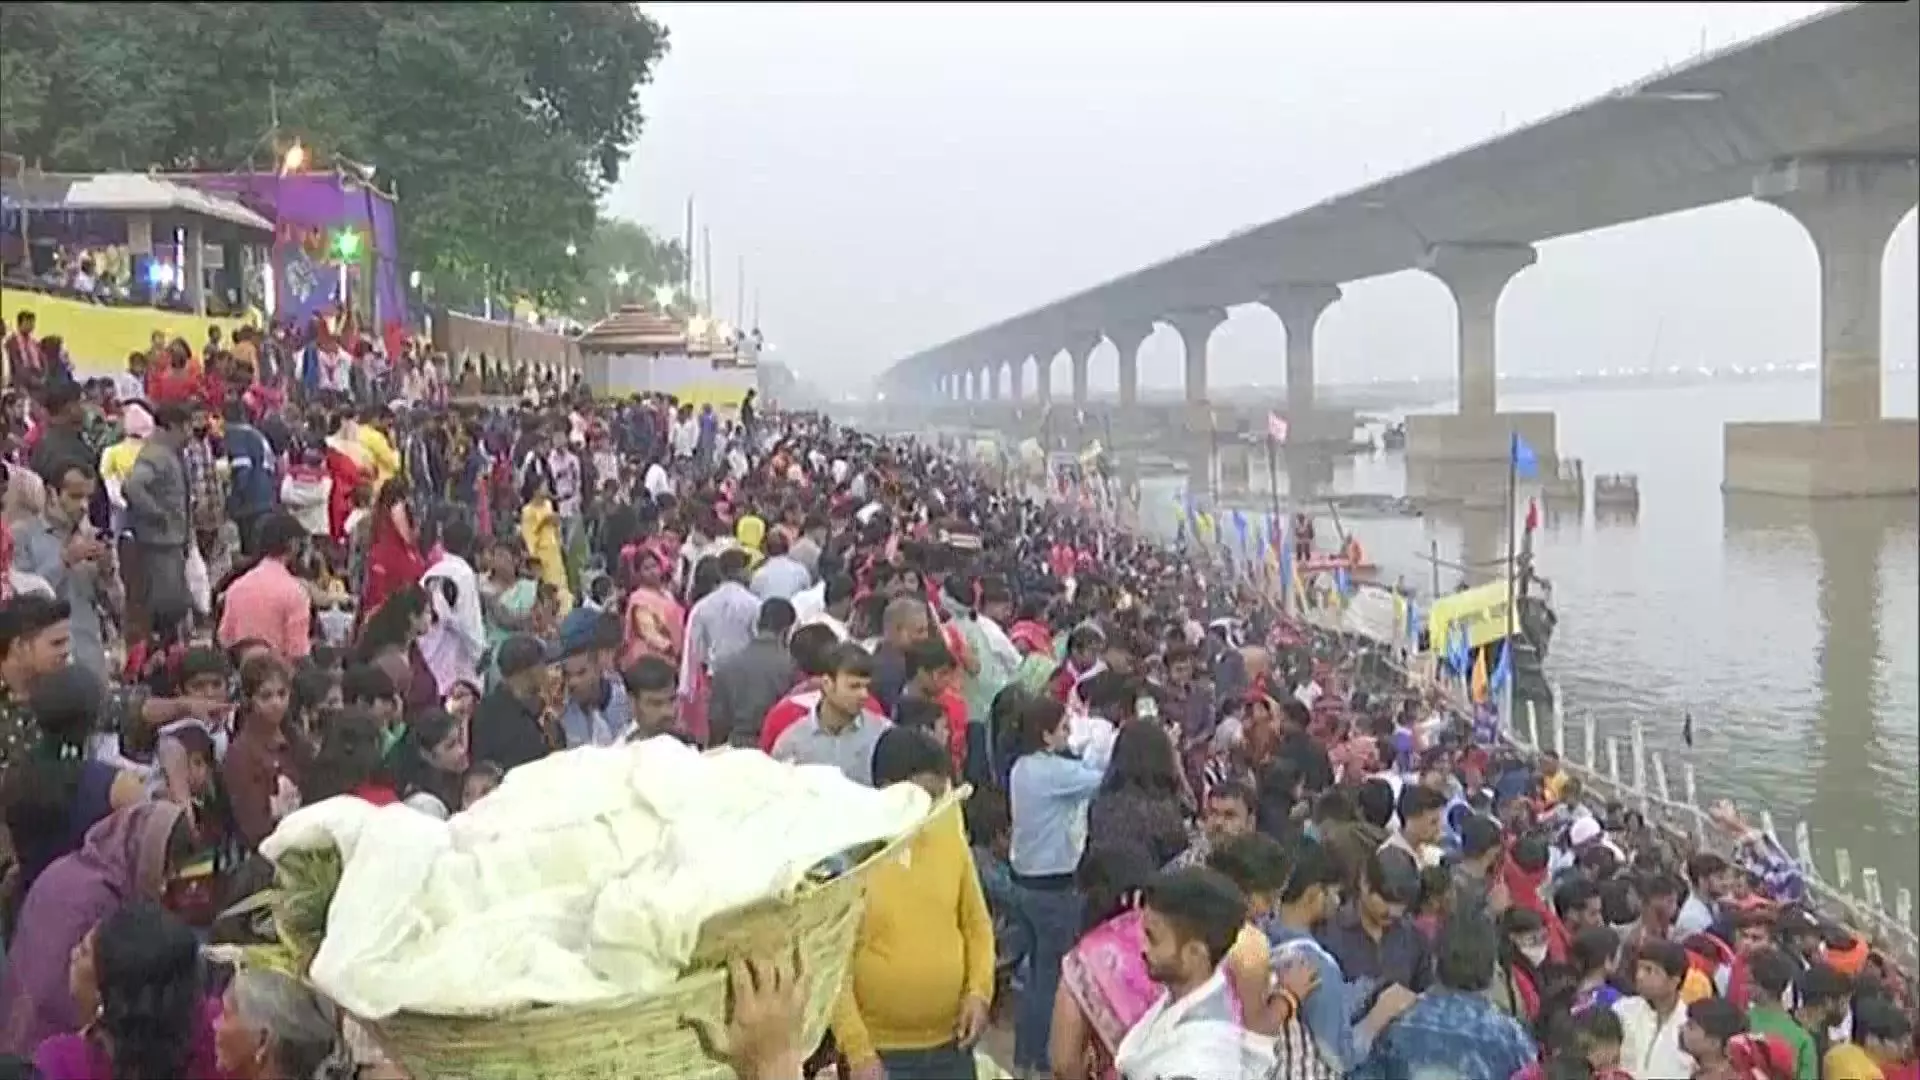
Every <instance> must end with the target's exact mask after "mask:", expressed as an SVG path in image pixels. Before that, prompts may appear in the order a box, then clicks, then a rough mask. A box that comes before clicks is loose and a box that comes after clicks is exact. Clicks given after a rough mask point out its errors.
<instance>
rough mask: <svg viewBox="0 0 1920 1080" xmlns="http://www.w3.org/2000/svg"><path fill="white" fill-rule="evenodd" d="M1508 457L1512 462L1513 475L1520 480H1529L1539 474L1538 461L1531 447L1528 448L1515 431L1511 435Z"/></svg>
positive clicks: (1525, 441)
mask: <svg viewBox="0 0 1920 1080" xmlns="http://www.w3.org/2000/svg"><path fill="white" fill-rule="evenodd" d="M1509 456H1510V457H1511V459H1512V462H1513V471H1514V474H1515V475H1517V476H1519V477H1520V478H1521V479H1522V480H1531V479H1533V478H1534V477H1535V476H1537V475H1538V474H1539V472H1540V459H1539V458H1538V457H1536V456H1535V455H1534V452H1533V447H1532V446H1529V445H1528V444H1527V440H1525V439H1523V438H1521V437H1520V433H1519V432H1517V431H1516V432H1514V433H1513V442H1512V446H1511V450H1510V454H1509Z"/></svg>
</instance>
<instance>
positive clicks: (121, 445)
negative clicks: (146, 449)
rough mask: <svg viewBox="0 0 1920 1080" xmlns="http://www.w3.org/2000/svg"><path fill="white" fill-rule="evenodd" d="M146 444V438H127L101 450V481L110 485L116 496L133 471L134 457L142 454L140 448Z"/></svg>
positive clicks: (109, 489) (109, 487)
mask: <svg viewBox="0 0 1920 1080" xmlns="http://www.w3.org/2000/svg"><path fill="white" fill-rule="evenodd" d="M146 444H147V441H146V440H145V439H133V438H126V439H121V440H120V441H119V442H117V443H114V444H113V445H112V446H109V447H107V448H106V449H105V450H102V451H100V482H101V483H103V484H106V485H108V488H107V490H108V491H110V492H113V493H114V494H115V495H116V497H117V496H118V494H119V491H120V485H122V484H124V483H126V482H127V476H128V475H129V474H131V473H132V472H133V459H135V458H137V457H139V456H140V448H141V447H142V446H145V445H146Z"/></svg>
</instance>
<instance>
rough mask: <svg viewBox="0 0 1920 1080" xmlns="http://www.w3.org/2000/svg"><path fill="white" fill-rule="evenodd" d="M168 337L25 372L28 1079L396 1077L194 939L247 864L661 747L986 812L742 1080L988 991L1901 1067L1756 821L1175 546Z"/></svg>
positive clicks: (1334, 1043)
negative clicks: (1509, 712)
mask: <svg viewBox="0 0 1920 1080" xmlns="http://www.w3.org/2000/svg"><path fill="white" fill-rule="evenodd" d="M32 331H33V328H32V327H31V325H30V324H29V325H27V327H26V330H25V333H26V334H27V336H28V337H29V338H31V336H32ZM11 347H12V346H11V343H10V349H11ZM180 348H183V349H184V348H185V346H184V344H182V345H181V346H180ZM166 351H167V352H168V359H167V365H166V367H164V368H162V369H159V370H157V371H156V370H155V369H154V368H153V367H147V368H146V369H145V370H144V371H134V370H132V369H131V366H130V371H129V378H127V379H126V380H124V381H122V380H115V381H114V387H113V392H111V393H102V392H95V391H96V390H97V388H90V387H88V386H86V385H83V384H78V383H76V382H75V381H74V380H73V378H72V377H71V375H70V374H66V373H62V372H58V371H49V370H46V369H44V368H40V369H35V370H33V371H31V372H30V373H29V375H30V378H27V379H22V378H19V377H18V375H17V374H16V375H15V385H16V387H17V388H18V390H20V391H21V392H22V393H23V394H24V395H25V399H26V400H28V401H30V402H31V409H30V410H29V411H28V413H27V414H26V415H25V416H23V417H21V418H20V419H19V420H18V421H15V422H11V423H10V426H9V428H8V430H7V431H6V439H7V444H6V446H5V453H6V456H7V459H8V461H9V463H10V464H9V466H8V469H7V472H6V477H7V490H6V508H7V509H6V520H7V526H8V527H7V528H6V529H5V530H0V555H3V556H4V558H3V559H0V562H4V563H6V565H7V566H8V568H9V569H10V574H9V575H8V576H7V577H6V578H5V579H4V580H3V581H0V812H3V814H4V823H5V826H6V828H5V830H4V836H5V838H6V841H7V842H6V844H5V854H6V858H7V867H8V869H7V872H6V878H5V883H4V892H3V893H0V903H3V904H4V908H3V909H0V910H3V913H4V923H3V924H0V925H3V926H4V934H5V941H6V944H7V953H6V959H5V967H4V971H3V972H0V1054H4V1055H8V1057H7V1059H6V1060H7V1064H6V1065H4V1066H0V1076H10V1075H18V1076H38V1077H40V1078H41V1080H159V1078H162V1077H174V1076H220V1077H238V1078H246V1080H307V1078H309V1077H329V1078H331V1077H339V1076H346V1075H354V1074H359V1075H363V1076H376V1077H393V1076H404V1075H405V1074H404V1072H402V1071H401V1069H400V1066H398V1065H397V1064H395V1063H394V1062H392V1061H389V1060H387V1058H386V1056H385V1055H384V1054H383V1053H382V1052H381V1049H380V1047H379V1046H378V1045H377V1043H376V1042H372V1041H369V1040H368V1039H366V1038H364V1037H361V1035H359V1034H358V1029H357V1028H356V1027H355V1025H353V1024H352V1023H351V1022H350V1021H346V1020H343V1018H341V1017H339V1016H337V1015H336V1010H335V1009H334V1008H333V1007H332V1006H331V1005H330V1004H329V1003H328V1002H326V1001H325V1000H323V999H321V998H320V997H319V996H317V995H316V994H315V993H314V992H313V991H312V990H310V989H309V988H307V987H305V986H303V985H302V984H301V983H299V982H298V981H296V980H294V979H290V978H287V977H285V976H283V975H277V974H274V973H272V972H268V971H262V970H253V969H247V970H241V971H239V972H238V973H234V972H232V971H229V970H226V969H223V968H220V967H219V966H217V965H210V964H209V963H208V962H207V961H206V960H205V959H204V949H203V945H204V944H205V943H206V942H209V941H214V942H242V941H248V940H253V939H256V938H258V937H259V936H261V935H263V934H264V935H270V934H271V928H270V927H267V926H263V924H262V922H261V919H260V918H259V914H258V913H257V912H254V911H252V910H250V909H249V908H248V905H245V904H238V905H236V903H235V901H237V900H240V899H242V898H244V897H247V896H250V895H252V894H254V893H255V892H256V891H257V890H258V889H259V888H260V887H261V886H262V884H263V882H264V881H266V880H267V879H268V878H269V877H270V874H271V871H270V868H268V867H265V866H264V864H263V862H262V860H261V859H260V858H259V856H257V854H255V849H256V848H257V846H258V845H259V844H260V842H261V841H262V840H263V839H264V838H265V837H266V836H267V835H269V834H270V833H271V832H272V830H273V828H274V826H275V823H276V822H277V821H278V820H279V819H280V818H282V817H284V816H285V815H286V814H287V813H288V812H290V811H291V810H292V809H294V808H296V807H298V806H301V805H304V804H310V803H313V802H316V801H318V800H323V799H327V798H332V797H338V796H349V797H356V798H360V799H364V800H367V801H369V802H372V803H376V804H383V805H384V804H394V803H398V804H403V805H405V806H407V807H409V808H412V809H413V810H416V811H418V812H420V813H425V814H432V815H436V816H441V817H445V816H448V815H451V814H454V813H457V812H459V811H460V810H461V809H462V808H464V807H467V806H470V805H472V804H473V803H474V802H475V801H477V800H480V799H484V798H486V797H487V795H488V793H489V792H490V791H491V790H492V789H493V788H494V787H495V786H496V785H498V784H499V783H500V782H501V781H502V779H503V777H506V776H508V775H510V774H511V773H512V771H513V770H514V769H516V768H519V767H521V766H523V765H525V764H527V763H528V762H531V761H534V760H537V759H539V758H542V757H544V756H546V755H548V754H552V753H556V752H564V751H565V750H568V749H570V748H575V747H581V746H606V745H611V744H614V743H617V742H621V741H625V740H634V739H648V738H656V737H666V738H676V739H682V740H686V741H688V742H691V743H694V744H697V745H701V746H705V747H716V748H718V747H730V748H740V749H757V750H759V751H763V752H765V753H768V754H770V755H772V756H773V757H774V758H776V759H778V760H782V761H788V762H794V763H803V764H813V765H824V766H832V767H834V768H837V769H839V770H841V771H842V772H843V773H844V774H845V775H846V776H847V777H848V778H849V779H851V780H853V781H855V782H857V783H861V784H869V785H889V784H894V783H903V782H910V783H918V784H921V785H923V786H925V787H927V788H928V789H929V790H930V791H933V792H935V793H942V792H945V791H947V790H948V789H949V788H950V787H952V786H953V785H955V784H958V783H966V784H969V785H971V788H972V792H971V795H970V796H969V798H968V799H967V800H966V801H965V802H964V809H963V810H960V811H955V812H952V813H950V814H949V815H947V817H945V818H944V819H942V820H939V821H936V822H934V823H933V824H932V825H930V826H929V827H928V828H927V829H925V830H924V831H923V832H922V833H921V834H919V835H918V836H917V837H916V838H915V839H914V840H913V841H912V842H911V843H910V845H909V847H908V848H907V849H906V852H905V854H904V855H903V856H902V857H900V858H897V859H891V860H889V861H888V862H887V864H886V865H883V866H878V867H875V868H873V869H872V870H871V872H870V877H869V880H868V886H867V887H868V899H867V904H866V908H865V913H864V915H863V917H862V918H863V921H862V925H861V928H860V931H859V935H858V941H857V944H856V947H855V953H854V956H853V958H852V963H851V968H850V974H849V976H848V978H847V980H846V983H845V985H844V987H843V988H842V990H841V992H840V994H839V996H838V999H837V1000H836V1001H835V1002H834V1003H833V1006H832V1014H831V1023H830V1034H829V1036H828V1038H827V1039H826V1041H825V1043H824V1044H822V1045H819V1046H812V1045H804V1046H803V1045H797V1044H796V1042H797V1027H798V1016H799V1012H800V1008H801V1003H800V1002H799V1000H798V995H799V994H800V990H799V987H800V985H801V984H802V983H803V981H804V980H802V979H801V978H800V977H799V974H800V973H798V972H796V971H794V970H793V969H792V967H791V966H790V965H789V964H788V963H787V962H786V960H785V959H784V958H778V959H767V958H753V959H752V960H743V961H742V962H741V963H740V964H739V965H738V966H737V967H736V969H735V971H734V990H735V1009H734V1011H735V1016H734V1033H733V1038H732V1039H731V1040H730V1046H731V1047H732V1051H733V1053H734V1054H735V1055H736V1058H737V1062H738V1066H739V1068H740V1069H741V1071H742V1073H743V1075H748V1076H752V1077H756V1078H758V1080H792V1078H793V1077H796V1076H800V1075H833V1074H834V1073H836V1072H837V1073H838V1074H839V1075H841V1076H845V1077H853V1078H859V1080H875V1078H879V1077H887V1078H890V1080H923V1078H925V1080H952V1078H957V1077H970V1076H973V1075H975V1069H976V1053H977V1051H978V1050H979V1048H980V1046H981V1043H982V1040H983V1038H984V1037H985V1036H986V1034H987V1033H988V1032H989V1030H990V1029H992V1028H993V1027H994V1026H995V1025H996V1024H999V1023H1001V1022H1002V1021H1006V1022H1010V1024H1011V1027H1012V1034H1013V1047H1012V1060H1011V1061H1008V1062H1005V1064H1006V1065H1008V1066H1010V1068H1011V1070H1012V1071H1013V1072H1014V1073H1017V1074H1018V1075H1020V1076H1022V1077H1058V1078H1062V1080H1082V1078H1087V1080H1091V1078H1114V1077H1118V1078H1123V1080H1161V1078H1166V1077H1196V1078H1200V1077H1223V1078H1224V1077H1247V1078H1266V1077H1277V1078H1280V1080H1306V1078H1329V1077H1358V1078H1380V1080H1399V1078H1412V1077H1430V1076H1448V1077H1460V1078H1466V1080H1480V1078H1487V1080H1507V1078H1510V1077H1528V1078H1544V1080H1576V1078H1589V1077H1591V1078H1608V1080H1618V1078H1622V1077H1630V1078H1632V1080H1680V1078H1690V1077H1695V1078H1702V1080H1788V1078H1793V1080H1868V1078H1875V1080H1913V1078H1914V1077H1915V1076H1916V1064H1915V1061H1916V1058H1915V1054H1914V1040H1913V1028H1912V1025H1911V1022H1910V1012H1909V1001H1908V998H1907V987H1906V985H1905V983H1904V980H1903V978H1902V976H1901V973H1900V972H1898V971H1897V970H1896V969H1895V968H1894V967H1893V966H1892V965H1891V964H1889V963H1888V962H1887V961H1886V960H1885V958H1883V957H1881V956H1880V955H1878V954H1877V953H1875V952H1874V951H1873V949H1872V948H1871V947H1870V945H1869V944H1868V943H1867V942H1864V941H1862V940H1861V939H1860V938H1859V937H1857V936H1856V935H1854V934H1852V933H1850V932H1849V931H1848V930H1847V929H1846V928H1844V927H1841V926H1837V925H1834V924H1832V923H1830V922H1829V921H1827V920H1826V919H1824V918H1823V917H1822V916H1821V915H1820V913H1819V912H1817V911H1816V910H1814V909H1813V908H1812V907H1811V906H1809V904H1808V897H1807V895H1806V892H1807V890H1806V883H1805V881H1804V880H1803V879H1802V877H1801V874H1800V871H1799V868H1798V867H1796V866H1795V865H1794V864H1793V861H1792V860H1791V859H1790V858H1789V857H1787V856H1786V855H1785V853H1783V852H1781V851H1780V850H1779V848H1778V845H1777V844H1776V843H1775V842H1773V841H1772V840H1771V839H1770V838H1769V837H1767V836H1766V835H1764V834H1763V833H1761V832H1760V831H1758V830H1753V829H1748V828H1746V827H1744V826H1743V825H1742V824H1741V822H1740V821H1739V818H1738V816H1737V814H1735V813H1733V812H1732V811H1731V810H1730V809H1727V808H1722V810H1721V811H1720V813H1719V816H1720V818H1721V824H1722V826H1723V827H1724V829H1725V830H1726V835H1725V837H1723V839H1724V840H1725V843H1724V844H1723V845H1720V846H1719V848H1718V850H1720V851H1722V852H1726V853H1730V854H1728V855H1727V856H1726V857H1723V856H1722V855H1716V854H1713V853H1712V852H1709V851H1705V850H1691V849H1684V850H1683V849H1682V848H1680V847H1679V846H1678V845H1677V844H1676V842H1675V841H1674V839H1673V838H1672V837H1671V836H1668V835H1666V834H1665V833H1663V832H1661V831H1660V830H1658V829H1656V828H1653V827H1650V826H1649V825H1648V824H1647V823H1646V822H1645V821H1644V820H1642V819H1641V818H1640V817H1639V816H1638V815H1637V814H1635V813H1633V812H1632V811H1631V810H1629V809H1626V808H1623V807H1620V806H1614V805H1607V804H1605V803H1603V802H1600V801H1597V800H1595V799H1593V798H1592V797H1591V796H1590V795H1589V794H1588V793H1586V792H1583V791H1582V790H1581V785H1580V781H1579V780H1578V779H1577V778H1575V777H1573V776H1571V775H1569V774H1568V773H1567V772H1566V771H1564V770H1563V769H1562V768H1561V767H1560V764H1559V763H1558V762H1557V761H1556V760H1554V759H1553V757H1552V756H1551V755H1546V756H1544V757H1543V758H1541V759H1538V760H1530V759H1526V758H1523V757H1521V756H1519V755H1518V754H1516V753H1514V752H1513V751H1512V750H1511V749H1510V748H1508V747H1506V746H1504V745H1503V744H1501V743H1500V742H1499V740H1498V737H1497V723H1495V722H1494V720H1493V718H1492V717H1491V716H1490V715H1486V714H1481V715H1477V716H1475V715H1458V714H1456V712H1455V711H1454V710H1453V709H1452V708H1451V706H1450V705H1449V704H1448V702H1447V700H1446V699H1445V698H1444V697H1443V696H1442V695H1441V694H1440V693H1439V692H1438V691H1436V690H1434V689H1433V688H1430V687H1426V686H1421V685H1411V684H1410V683H1409V681H1408V679H1407V678H1406V676H1405V675H1404V674H1403V673H1402V672H1401V670H1400V669H1399V668H1398V667H1397V666H1396V664H1395V663H1394V657H1393V656H1392V655H1391V653H1390V651H1388V650H1382V649H1377V648H1374V647H1371V646H1368V645H1366V644H1365V643H1363V642H1358V641H1355V640H1350V639H1342V638H1333V637H1328V636H1324V635H1320V634H1316V633H1311V632H1309V631H1308V630H1306V629H1305V628H1304V627H1302V626H1301V625H1299V624H1298V623H1296V622H1294V621H1293V620H1290V619H1289V618H1287V617H1285V615H1284V614H1283V613H1282V612H1280V611H1279V610H1277V608H1276V606H1275V605H1274V604H1273V602H1272V601H1271V600H1270V598H1268V597H1266V596H1263V595H1260V594H1259V593H1257V592H1255V591H1253V590H1251V589H1250V588H1248V587H1245V586H1241V585H1236V584H1235V583H1234V582H1233V581H1232V579H1231V577H1230V576H1228V575H1220V574H1213V575H1208V574H1206V573H1204V571H1201V572H1196V569H1195V565H1194V562H1195V557H1194V556H1193V555H1192V553H1181V552H1175V551H1170V550H1167V549H1165V548H1163V547H1161V546H1158V545H1156V544H1154V543H1152V542H1150V541H1148V540H1147V539H1145V538H1142V537H1139V536H1136V535H1131V534H1127V533H1124V532H1120V531H1117V530H1112V529H1109V528H1107V527H1106V526H1103V525H1101V524H1100V523H1098V522H1095V521H1093V520H1090V519H1088V518H1086V517H1083V516H1081V515H1080V514H1079V513H1078V512H1077V511H1075V510H1074V509H1071V508H1067V507H1062V506H1056V505H1052V504H1049V503H1047V502H1044V501H1034V500H1031V499H1029V498H1027V497H1024V496H1023V495H1021V494H1019V493H1017V492H1012V491H1009V490H1006V489H1004V488H1003V487H1001V486H999V485H998V484H996V482H995V478H994V477H992V476H989V475H988V474H986V473H985V472H984V471H982V470H980V469H978V468H976V467H975V466H973V465H970V464H967V463H965V462H961V461H957V460H954V459H951V458H948V457H944V456H942V455H940V454H939V453H937V452H935V451H934V450H932V449H930V448H928V447H927V446H925V445H922V444H920V443H917V442H915V441H913V440H909V439H880V438H874V437H871V436H868V435H865V434H862V433H860V432H857V431H853V430H849V429H846V428H843V427H840V426H838V425H836V424H834V423H832V422H831V421H830V420H828V419H827V418H825V417H821V416H817V415H806V414H792V413H787V414H781V413H768V412H763V411H762V410H760V409H759V408H758V407H757V403H756V402H755V401H754V400H753V398H752V397H751V396H749V398H748V399H747V401H746V402H745V403H744V404H743V406H742V408H741V409H740V412H739V415H738V416H728V417H722V416H720V415H719V414H717V413H715V412H713V411H712V410H703V411H702V412H700V413H695V412H694V411H693V410H692V409H690V408H686V407H683V406H679V405H677V404H676V403H675V402H674V401H673V400H672V399H671V398H667V397H664V396H658V395H653V396H645V397H640V398H635V399H632V400H627V401H619V402H609V401H595V400H593V399H592V398H591V397H589V396H587V395H584V394H579V393H575V394H572V395H561V394H555V395H553V396H551V397H550V398H548V399H546V400H543V401H541V402H538V403H534V404H521V405H515V406H513V407H501V406H499V405H496V404H493V403H486V404H479V403H475V404H461V403H460V402H458V401H457V400H456V401H455V402H454V404H452V406H451V407H442V408H432V409H420V408H406V407H403V406H396V405H393V404H389V403H387V401H386V399H385V398H384V397H368V396H366V394H365V385H373V384H372V383H365V384H363V382H362V380H359V379H355V380H351V381H348V382H347V383H345V384H344V387H343V388H342V387H335V386H333V385H328V386H326V387H323V388H309V387H307V386H305V385H302V384H299V383H297V382H294V381H292V380H285V379H275V378H272V377H268V376H263V375H262V373H261V368H260V366H259V364H258V361H257V357H246V356H237V355H235V353H237V352H238V349H237V343H236V348H234V349H231V350H228V349H222V350H218V351H217V352H215V353H214V354H213V355H208V351H206V350H203V351H202V353H201V354H200V355H199V356H198V357H197V358H196V357H195V355H194V353H193V350H191V349H187V350H186V356H184V357H176V356H175V355H174V353H175V352H176V350H174V349H172V348H171V346H170V347H169V349H168V350H166ZM10 355H11V354H10ZM216 357H217V358H216ZM250 361H251V362H250ZM195 364H197V365H198V367H197V369H195V368H194V365H195ZM189 369H193V370H195V374H194V375H193V379H194V380H195V381H194V384H193V385H194V392H192V393H187V394H181V393H179V392H178V388H177V387H176V386H175V385H174V384H173V383H171V382H169V379H170V378H173V377H176V376H174V375H172V374H170V373H176V372H185V371H188V370H189ZM177 377H178V378H181V379H185V378H187V376H186V375H178V376H177ZM356 395H358V396H356ZM1199 557H1200V558H1204V556H1203V555H1202V556H1199ZM715 854H716V857H724V853H715ZM8 1070H11V1071H8ZM420 1080H425V1078H420Z"/></svg>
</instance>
